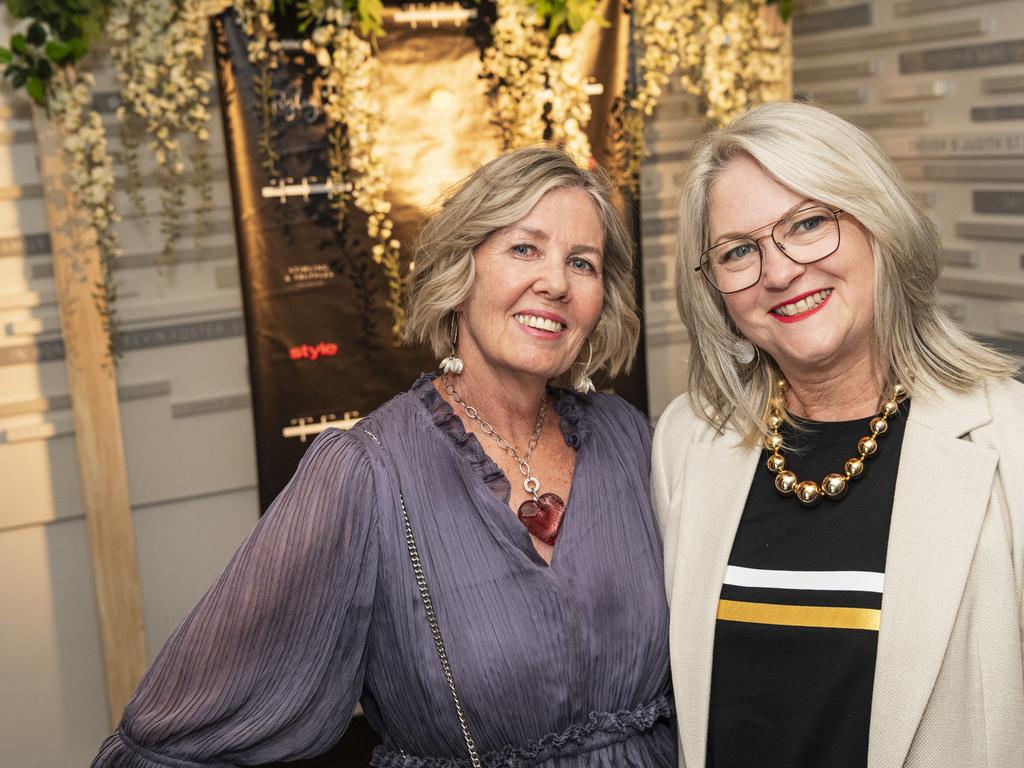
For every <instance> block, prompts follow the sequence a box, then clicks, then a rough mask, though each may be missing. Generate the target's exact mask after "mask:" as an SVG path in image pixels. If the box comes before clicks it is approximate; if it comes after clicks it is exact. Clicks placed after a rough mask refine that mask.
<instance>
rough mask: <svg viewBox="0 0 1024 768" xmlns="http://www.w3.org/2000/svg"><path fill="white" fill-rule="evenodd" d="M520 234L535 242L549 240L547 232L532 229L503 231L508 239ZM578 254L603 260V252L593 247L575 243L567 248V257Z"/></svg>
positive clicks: (522, 228) (519, 228) (511, 228)
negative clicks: (592, 255)
mask: <svg viewBox="0 0 1024 768" xmlns="http://www.w3.org/2000/svg"><path fill="white" fill-rule="evenodd" d="M520 233H522V234H525V235H528V236H529V237H532V238H534V239H536V240H542V241H544V242H547V241H548V240H550V239H551V238H550V236H549V235H548V233H547V232H545V231H544V230H542V229H535V228H534V227H516V226H514V227H509V228H508V229H506V230H504V234H505V235H506V236H508V237H515V235H517V234H520ZM578 253H594V254H597V255H598V256H600V257H601V258H604V252H603V251H602V250H601V249H600V248H598V247H596V246H593V245H585V244H582V243H577V244H574V245H572V247H570V248H569V255H571V256H574V255H576V254H578Z"/></svg>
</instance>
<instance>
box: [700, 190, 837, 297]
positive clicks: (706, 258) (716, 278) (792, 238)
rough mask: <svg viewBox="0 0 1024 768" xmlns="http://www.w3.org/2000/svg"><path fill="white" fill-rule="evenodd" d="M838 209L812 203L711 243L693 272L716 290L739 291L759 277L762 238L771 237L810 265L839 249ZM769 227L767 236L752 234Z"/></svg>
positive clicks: (787, 252) (762, 251)
mask: <svg viewBox="0 0 1024 768" xmlns="http://www.w3.org/2000/svg"><path fill="white" fill-rule="evenodd" d="M842 212H843V211H842V210H841V209H833V208H829V207H828V206H825V205H812V206H810V207H808V208H802V209H800V210H799V211H795V212H794V213H791V214H789V215H788V216H784V217H783V218H781V219H779V220H778V221H776V222H775V223H773V224H765V225H764V226H763V227H759V228H758V229H755V230H754V231H753V232H751V233H750V234H747V235H744V236H743V237H739V238H736V239H734V240H726V241H725V242H724V243H718V244H716V245H713V246H711V247H710V248H708V249H707V250H706V251H704V252H703V253H702V254H701V255H700V264H699V265H698V266H697V267H695V268H694V271H695V272H703V273H704V277H706V278H707V280H708V282H709V283H711V284H712V285H713V286H714V287H715V288H716V289H717V290H718V292H719V293H738V292H739V291H744V290H746V289H747V288H750V287H751V286H752V285H756V284H757V281H758V280H760V279H761V269H762V266H761V265H762V264H763V263H764V249H763V248H761V241H762V240H763V239H764V238H765V237H771V239H772V241H773V242H774V243H775V245H776V247H777V248H778V249H779V250H780V251H782V253H784V254H785V255H786V256H788V257H789V258H790V259H792V260H793V261H795V262H796V263H797V264H813V263H814V262H816V261H821V260H822V259H824V258H825V257H826V256H831V255H832V254H833V253H835V252H836V251H837V250H839V214H840V213H842ZM769 227H771V232H769V234H768V235H761V236H760V237H754V235H755V234H757V233H758V232H760V231H761V230H762V229H767V228H769Z"/></svg>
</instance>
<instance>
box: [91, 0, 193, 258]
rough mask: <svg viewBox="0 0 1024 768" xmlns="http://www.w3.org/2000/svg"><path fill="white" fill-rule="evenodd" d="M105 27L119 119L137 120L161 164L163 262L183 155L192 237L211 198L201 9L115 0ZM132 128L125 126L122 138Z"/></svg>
mask: <svg viewBox="0 0 1024 768" xmlns="http://www.w3.org/2000/svg"><path fill="white" fill-rule="evenodd" d="M107 29H108V33H109V34H110V37H111V39H112V40H113V42H114V45H113V46H112V48H111V55H112V57H113V59H114V62H115V64H116V65H117V69H118V79H119V81H120V83H121V93H120V95H121V105H120V107H119V108H118V118H119V120H121V121H122V123H125V122H127V121H129V120H131V119H133V118H136V119H138V120H140V121H142V123H143V124H144V126H145V128H146V132H147V134H148V137H149V146H150V149H152V151H153V156H154V157H155V158H156V161H157V164H158V166H159V168H160V180H161V191H160V198H161V214H162V225H161V229H162V231H163V235H164V248H163V255H164V258H165V260H168V261H169V260H170V259H171V258H172V256H173V252H174V247H175V244H176V241H177V240H178V238H179V236H180V227H179V225H178V221H179V218H180V214H181V210H182V209H183V207H184V205H185V176H186V162H185V161H186V159H188V160H190V161H191V164H192V174H193V178H192V181H193V187H194V188H195V189H196V192H197V193H198V196H199V203H200V204H199V207H198V209H197V237H199V236H200V235H201V233H202V231H203V229H204V228H205V217H206V214H207V212H208V210H209V208H210V206H211V204H212V201H213V193H212V186H211V180H210V173H209V161H208V158H207V142H208V140H209V138H210V133H209V122H210V110H209V106H210V96H209V91H210V86H211V83H210V76H209V74H208V73H207V72H206V71H205V69H204V67H203V56H204V53H205V48H206V38H207V19H206V14H205V12H204V10H203V8H202V7H201V6H200V4H198V3H192V2H181V3H168V2H166V0H114V2H113V3H112V4H111V11H110V18H109V20H108V23H107ZM130 130H131V127H130V126H127V130H125V131H124V132H123V134H122V135H126V134H129V133H130ZM183 137H190V138H191V140H192V147H191V149H190V150H186V149H184V148H183V147H182V138H183ZM130 152H131V147H130V146H129V147H126V154H127V153H130ZM129 169H130V167H129ZM132 181H134V183H136V184H137V182H138V180H137V179H135V180H130V184H131V183H132Z"/></svg>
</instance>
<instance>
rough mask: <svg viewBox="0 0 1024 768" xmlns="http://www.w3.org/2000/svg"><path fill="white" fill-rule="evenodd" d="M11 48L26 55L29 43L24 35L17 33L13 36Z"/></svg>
mask: <svg viewBox="0 0 1024 768" xmlns="http://www.w3.org/2000/svg"><path fill="white" fill-rule="evenodd" d="M11 50H12V51H14V52H15V53H20V54H21V55H22V56H24V55H25V54H26V53H28V43H27V41H26V40H25V36H24V35H20V34H19V35H15V36H14V37H12V38H11Z"/></svg>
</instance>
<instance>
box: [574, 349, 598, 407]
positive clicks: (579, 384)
mask: <svg viewBox="0 0 1024 768" xmlns="http://www.w3.org/2000/svg"><path fill="white" fill-rule="evenodd" d="M587 348H588V349H589V350H590V354H589V355H588V356H587V364H586V365H584V366H583V370H582V371H580V373H579V375H578V376H577V377H576V378H575V379H574V380H573V383H572V388H573V389H575V390H576V391H577V392H581V393H583V394H584V395H585V394H587V393H588V392H593V391H594V389H595V387H594V382H593V380H592V379H591V378H590V376H588V375H587V374H588V373H589V372H590V364H591V363H592V362H593V360H594V345H593V344H591V343H590V339H587Z"/></svg>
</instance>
